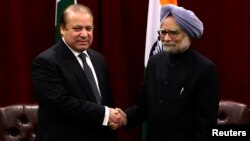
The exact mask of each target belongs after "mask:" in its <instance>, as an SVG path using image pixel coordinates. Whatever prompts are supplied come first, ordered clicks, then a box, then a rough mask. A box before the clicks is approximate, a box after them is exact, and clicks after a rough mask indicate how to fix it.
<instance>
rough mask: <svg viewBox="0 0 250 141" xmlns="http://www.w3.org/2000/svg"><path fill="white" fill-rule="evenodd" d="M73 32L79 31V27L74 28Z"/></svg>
mask: <svg viewBox="0 0 250 141" xmlns="http://www.w3.org/2000/svg"><path fill="white" fill-rule="evenodd" d="M73 30H74V31H81V28H80V27H74V28H73Z"/></svg>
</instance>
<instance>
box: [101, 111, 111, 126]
mask: <svg viewBox="0 0 250 141" xmlns="http://www.w3.org/2000/svg"><path fill="white" fill-rule="evenodd" d="M108 121H109V108H108V107H107V106H105V115H104V119H103V122H102V125H103V126H108Z"/></svg>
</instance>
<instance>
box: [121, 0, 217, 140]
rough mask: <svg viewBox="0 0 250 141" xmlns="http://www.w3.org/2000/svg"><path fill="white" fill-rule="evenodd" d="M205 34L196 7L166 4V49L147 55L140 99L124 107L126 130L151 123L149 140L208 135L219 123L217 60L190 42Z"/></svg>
mask: <svg viewBox="0 0 250 141" xmlns="http://www.w3.org/2000/svg"><path fill="white" fill-rule="evenodd" d="M202 33H203V24H202V22H201V21H200V20H199V19H198V18H197V17H196V15H195V14H194V13H193V12H192V11H190V10H186V9H184V8H182V7H178V6H175V5H171V4H170V5H166V6H163V7H162V9H161V29H160V30H159V36H160V39H161V41H162V45H163V48H164V51H163V52H161V53H158V54H156V55H154V56H152V57H151V58H150V59H149V62H148V65H147V68H146V73H145V79H144V83H143V87H142V89H141V94H140V97H139V100H138V102H137V103H136V104H135V105H134V106H132V107H130V108H128V109H126V110H125V113H126V116H127V124H126V127H127V128H129V127H132V126H135V125H136V124H138V123H142V122H144V121H147V131H146V134H147V136H146V139H147V140H148V141H205V140H208V139H209V136H211V131H212V130H211V128H212V127H213V125H215V124H216V121H217V114H218V105H219V79H218V75H217V71H216V67H215V65H214V63H212V62H211V61H210V60H209V59H207V58H206V57H204V56H203V55H201V54H200V53H198V52H197V51H195V49H194V48H193V47H192V46H191V39H196V38H200V37H201V36H202ZM120 112H121V113H122V111H120ZM123 114H124V113H123Z"/></svg>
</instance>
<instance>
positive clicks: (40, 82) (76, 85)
mask: <svg viewBox="0 0 250 141" xmlns="http://www.w3.org/2000/svg"><path fill="white" fill-rule="evenodd" d="M60 22H61V24H60V32H61V35H62V40H60V41H59V42H57V43H56V44H55V45H54V46H52V47H51V48H49V49H47V50H46V51H44V52H42V53H41V54H39V55H38V56H37V57H36V58H35V59H34V60H33V64H32V78H33V83H34V87H35V91H36V94H37V97H38V100H39V110H38V127H37V132H36V141H85V140H86V141H113V140H115V139H116V138H115V133H114V131H113V130H111V128H110V127H109V123H117V124H120V123H119V120H120V118H121V117H120V115H119V114H118V113H117V112H116V111H115V110H114V109H112V108H110V107H113V106H114V105H113V100H112V96H111V89H110V85H109V80H108V72H107V66H106V64H105V62H104V58H103V56H102V55H101V54H99V53H97V52H96V51H94V50H92V49H90V48H89V47H90V45H91V44H92V41H93V29H94V26H93V15H92V13H91V11H90V9H89V8H88V7H86V6H84V5H80V4H75V5H71V6H69V7H68V8H67V9H66V10H65V11H64V13H63V15H62V18H61V21H60ZM85 59H86V60H85ZM85 61H86V62H85ZM87 68H88V70H89V72H88V73H87ZM89 75H91V76H89ZM93 83H94V84H93Z"/></svg>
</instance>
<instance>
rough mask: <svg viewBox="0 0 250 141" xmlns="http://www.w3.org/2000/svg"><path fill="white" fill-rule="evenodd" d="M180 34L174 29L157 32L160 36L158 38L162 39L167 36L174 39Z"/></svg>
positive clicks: (179, 31)
mask: <svg viewBox="0 0 250 141" xmlns="http://www.w3.org/2000/svg"><path fill="white" fill-rule="evenodd" d="M180 33H181V30H175V29H170V30H165V29H160V30H158V34H159V35H160V37H163V38H164V37H165V36H166V35H167V34H168V36H169V37H170V38H176V37H177V36H178V35H179V34H180Z"/></svg>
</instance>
